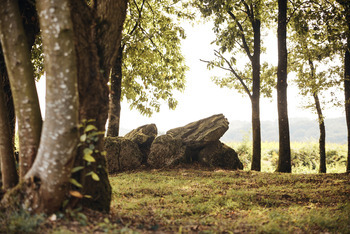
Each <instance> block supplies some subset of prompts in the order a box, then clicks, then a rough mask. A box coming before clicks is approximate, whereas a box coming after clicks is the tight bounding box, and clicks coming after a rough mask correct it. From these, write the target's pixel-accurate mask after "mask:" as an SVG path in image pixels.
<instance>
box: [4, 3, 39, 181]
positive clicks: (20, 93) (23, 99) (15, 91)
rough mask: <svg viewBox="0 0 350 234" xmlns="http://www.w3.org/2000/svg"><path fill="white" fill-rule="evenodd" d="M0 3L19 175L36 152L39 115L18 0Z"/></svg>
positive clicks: (31, 161)
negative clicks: (17, 140) (17, 146)
mask: <svg viewBox="0 0 350 234" xmlns="http://www.w3.org/2000/svg"><path fill="white" fill-rule="evenodd" d="M0 5H1V6H2V7H1V9H0V32H1V35H0V36H1V43H2V49H3V52H4V55H5V56H4V57H5V61H6V67H7V72H8V75H9V80H10V83H11V91H12V95H13V99H14V105H15V111H16V116H17V119H18V133H19V134H18V135H19V150H20V155H19V170H20V179H22V178H23V177H24V175H25V174H26V172H27V171H28V170H29V169H30V168H31V166H32V163H33V162H34V159H35V156H36V153H37V150H38V147H39V141H40V134H41V126H42V119H41V113H40V106H39V100H38V96H37V92H36V87H35V82H34V75H33V66H32V64H31V62H30V61H31V60H30V58H31V56H30V49H29V46H28V41H27V37H26V33H25V31H24V28H23V24H22V18H21V15H20V13H19V7H18V4H17V1H11V0H1V1H0Z"/></svg>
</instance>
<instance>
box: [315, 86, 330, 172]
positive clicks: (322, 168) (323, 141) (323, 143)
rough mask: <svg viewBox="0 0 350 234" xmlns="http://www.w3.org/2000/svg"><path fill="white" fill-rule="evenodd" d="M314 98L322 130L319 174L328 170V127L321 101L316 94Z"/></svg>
mask: <svg viewBox="0 0 350 234" xmlns="http://www.w3.org/2000/svg"><path fill="white" fill-rule="evenodd" d="M313 97H314V100H315V105H316V110H317V116H318V126H319V129H320V138H319V151H320V169H319V172H320V173H326V172H327V168H326V127H325V124H324V117H323V114H322V108H321V104H320V99H319V97H318V95H317V93H316V92H315V93H314V94H313Z"/></svg>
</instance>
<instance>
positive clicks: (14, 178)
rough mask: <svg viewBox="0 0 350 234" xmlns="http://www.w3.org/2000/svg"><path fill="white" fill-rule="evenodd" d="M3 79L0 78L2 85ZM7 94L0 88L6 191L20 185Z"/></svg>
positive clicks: (0, 141) (1, 154)
mask: <svg viewBox="0 0 350 234" xmlns="http://www.w3.org/2000/svg"><path fill="white" fill-rule="evenodd" d="M1 80H2V77H1V76H0V84H1ZM6 108H7V106H6V103H5V93H4V91H3V89H2V87H0V132H1V134H0V157H1V179H2V186H3V188H4V189H5V190H7V189H9V188H12V187H14V186H15V185H16V184H17V183H18V175H17V171H16V164H15V157H14V156H15V155H14V151H13V140H12V139H13V138H12V134H13V133H11V126H10V121H9V119H8V114H7V110H6Z"/></svg>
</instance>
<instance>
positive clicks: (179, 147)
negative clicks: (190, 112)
mask: <svg viewBox="0 0 350 234" xmlns="http://www.w3.org/2000/svg"><path fill="white" fill-rule="evenodd" d="M228 124H229V123H228V121H227V119H226V118H225V116H224V115H223V114H219V115H214V116H211V117H209V118H205V119H202V120H199V121H196V122H193V123H190V124H187V125H186V126H184V127H179V128H175V129H171V130H169V131H168V132H167V133H166V135H162V136H159V137H158V138H156V139H155V140H154V141H153V143H152V146H151V149H150V154H149V155H148V161H147V162H148V164H149V165H150V166H151V167H155V168H161V167H169V166H173V165H176V164H178V163H180V162H193V161H198V160H199V157H200V155H199V153H200V152H202V154H201V157H202V158H201V161H202V163H203V164H205V165H209V166H218V167H225V168H230V169H237V168H240V167H239V163H240V162H239V159H238V157H237V154H235V152H234V150H233V149H230V148H228V147H226V146H223V144H221V143H220V142H219V139H220V138H221V136H222V135H223V134H224V133H225V132H226V131H227V129H228ZM215 148H217V150H216V151H214V149H215ZM207 154H209V155H208V156H207ZM236 159H237V160H238V162H237V161H236Z"/></svg>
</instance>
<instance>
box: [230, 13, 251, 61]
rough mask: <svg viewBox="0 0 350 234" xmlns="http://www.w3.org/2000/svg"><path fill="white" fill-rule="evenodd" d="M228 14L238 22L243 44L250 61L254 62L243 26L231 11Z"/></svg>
mask: <svg viewBox="0 0 350 234" xmlns="http://www.w3.org/2000/svg"><path fill="white" fill-rule="evenodd" d="M227 13H228V14H229V15H230V16H231V18H232V19H233V20H234V21H235V22H236V24H237V26H238V28H239V30H240V31H241V38H242V42H243V48H244V50H245V52H246V53H247V55H248V57H249V59H250V61H253V56H252V54H251V53H250V49H249V46H248V44H247V40H246V37H245V35H244V29H243V27H242V25H241V24H240V23H239V21H238V20H237V18H236V16H235V15H234V14H233V13H232V12H231V11H227Z"/></svg>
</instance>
